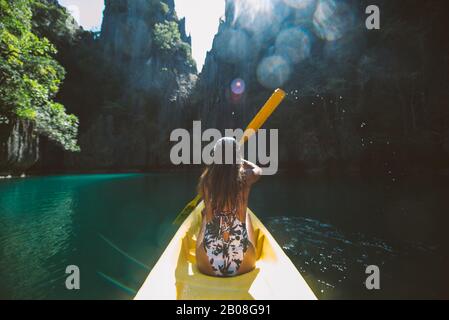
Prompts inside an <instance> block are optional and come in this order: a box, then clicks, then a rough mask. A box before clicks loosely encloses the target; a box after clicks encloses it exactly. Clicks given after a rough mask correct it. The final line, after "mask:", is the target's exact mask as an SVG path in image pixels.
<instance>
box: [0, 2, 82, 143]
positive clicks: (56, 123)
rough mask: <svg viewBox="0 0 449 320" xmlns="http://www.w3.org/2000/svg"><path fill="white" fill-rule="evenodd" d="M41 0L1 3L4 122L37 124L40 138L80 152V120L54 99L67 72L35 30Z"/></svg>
mask: <svg viewBox="0 0 449 320" xmlns="http://www.w3.org/2000/svg"><path fill="white" fill-rule="evenodd" d="M39 4H40V2H39V1H37V0H0V123H1V122H5V121H9V120H10V119H12V118H15V117H16V118H21V119H28V120H30V121H34V122H35V123H36V128H37V130H38V132H39V134H42V135H45V136H47V137H48V138H50V139H51V140H53V141H55V142H57V143H58V144H60V145H61V146H62V147H63V148H64V149H66V150H70V151H78V150H79V147H78V145H77V134H78V118H77V117H76V116H74V115H69V114H67V113H66V111H65V108H64V106H63V105H61V104H59V103H57V102H55V101H54V97H55V95H56V94H57V92H58V90H59V87H60V85H61V82H62V81H63V79H64V76H65V71H64V69H63V68H62V67H61V65H60V64H59V63H58V62H57V61H56V60H55V58H54V55H55V54H56V49H55V47H54V46H53V44H52V43H51V42H50V41H49V40H48V39H47V38H45V37H39V36H38V35H36V34H35V33H34V32H33V29H32V15H33V6H35V5H39Z"/></svg>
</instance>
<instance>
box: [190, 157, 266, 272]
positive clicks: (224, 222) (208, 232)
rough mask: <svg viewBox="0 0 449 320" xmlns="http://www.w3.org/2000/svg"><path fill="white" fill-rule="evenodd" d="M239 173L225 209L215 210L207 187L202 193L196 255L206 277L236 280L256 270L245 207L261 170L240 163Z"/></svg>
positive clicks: (251, 233) (245, 162)
mask: <svg viewBox="0 0 449 320" xmlns="http://www.w3.org/2000/svg"><path fill="white" fill-rule="evenodd" d="M238 170H239V174H240V177H241V184H240V187H239V192H238V193H237V194H236V195H235V197H236V199H237V200H236V201H234V202H232V201H224V202H223V201H222V202H221V203H222V204H223V203H224V204H225V205H223V206H217V205H216V201H215V202H214V199H213V197H211V196H210V192H209V190H208V189H207V186H205V188H204V189H203V192H202V193H203V197H204V202H205V209H204V211H203V222H202V226H201V230H200V233H199V235H198V240H197V250H196V251H197V254H196V255H197V264H198V268H199V270H200V271H201V272H203V273H205V274H208V275H212V276H221V277H229V276H235V275H239V274H243V273H246V272H249V271H251V270H252V269H254V266H255V262H256V254H255V239H254V230H253V226H252V223H251V220H250V217H249V215H248V214H247V207H248V198H249V194H250V190H251V186H252V184H253V183H254V182H255V181H257V179H258V177H259V176H260V173H261V170H260V168H258V167H257V166H256V165H254V164H252V163H250V162H248V161H243V163H242V165H241V166H239V168H238ZM225 200H227V199H225ZM220 208H221V209H220Z"/></svg>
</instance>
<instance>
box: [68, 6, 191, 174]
mask: <svg viewBox="0 0 449 320" xmlns="http://www.w3.org/2000/svg"><path fill="white" fill-rule="evenodd" d="M105 4H106V7H105V11H104V20H103V25H102V28H101V35H100V37H99V39H98V40H96V42H97V43H96V47H95V49H94V50H96V51H98V52H99V54H98V56H97V59H98V60H99V62H98V65H103V66H104V67H103V69H100V70H101V71H100V72H103V73H104V74H109V73H110V74H112V75H113V77H114V79H115V80H114V81H115V83H114V87H113V89H111V88H105V87H107V86H110V83H111V79H110V78H111V77H110V78H109V79H108V78H104V79H101V80H99V82H98V83H97V84H96V85H97V86H98V92H99V95H102V98H101V99H99V103H100V104H101V105H91V106H89V105H84V106H78V107H77V108H79V109H80V110H79V113H81V114H83V113H84V114H85V116H84V117H81V119H80V120H81V123H82V125H81V134H80V146H81V153H78V154H65V155H64V158H65V159H64V164H65V169H69V170H90V169H92V170H140V169H142V170H143V169H147V168H150V167H154V166H162V165H167V164H169V158H168V157H169V149H168V148H169V145H168V139H169V132H170V128H174V127H176V126H179V122H180V121H182V114H183V113H184V108H185V105H186V102H187V101H188V99H189V96H190V92H191V90H192V88H193V86H194V85H195V81H196V77H197V76H196V66H195V63H194V61H193V60H192V58H191V47H190V46H191V39H190V37H189V36H187V34H186V32H185V21H184V20H179V19H178V18H177V16H176V12H175V7H174V2H173V0H165V1H156V0H151V1H148V0H114V1H112V0H110V1H108V0H107V1H106V2H105ZM89 103H92V102H89ZM87 108H89V109H92V112H90V111H88V112H86V110H87ZM83 120H84V123H83Z"/></svg>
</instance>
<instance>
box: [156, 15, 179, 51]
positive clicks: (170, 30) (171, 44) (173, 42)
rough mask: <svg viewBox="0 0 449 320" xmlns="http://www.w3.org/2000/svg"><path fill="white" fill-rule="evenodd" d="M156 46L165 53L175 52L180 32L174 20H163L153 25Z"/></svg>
mask: <svg viewBox="0 0 449 320" xmlns="http://www.w3.org/2000/svg"><path fill="white" fill-rule="evenodd" d="M154 41H155V43H156V46H157V47H158V48H159V49H160V50H161V51H164V52H166V53H175V52H176V51H177V50H178V48H179V46H180V44H181V42H182V41H181V34H180V33H179V29H178V24H177V23H176V22H175V21H165V22H163V23H156V24H155V25H154Z"/></svg>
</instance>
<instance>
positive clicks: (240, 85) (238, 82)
mask: <svg viewBox="0 0 449 320" xmlns="http://www.w3.org/2000/svg"><path fill="white" fill-rule="evenodd" d="M245 89H246V84H245V81H244V80H242V79H240V78H237V79H234V80H233V81H232V83H231V91H232V92H233V93H234V94H236V95H241V94H243V93H244V92H245Z"/></svg>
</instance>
